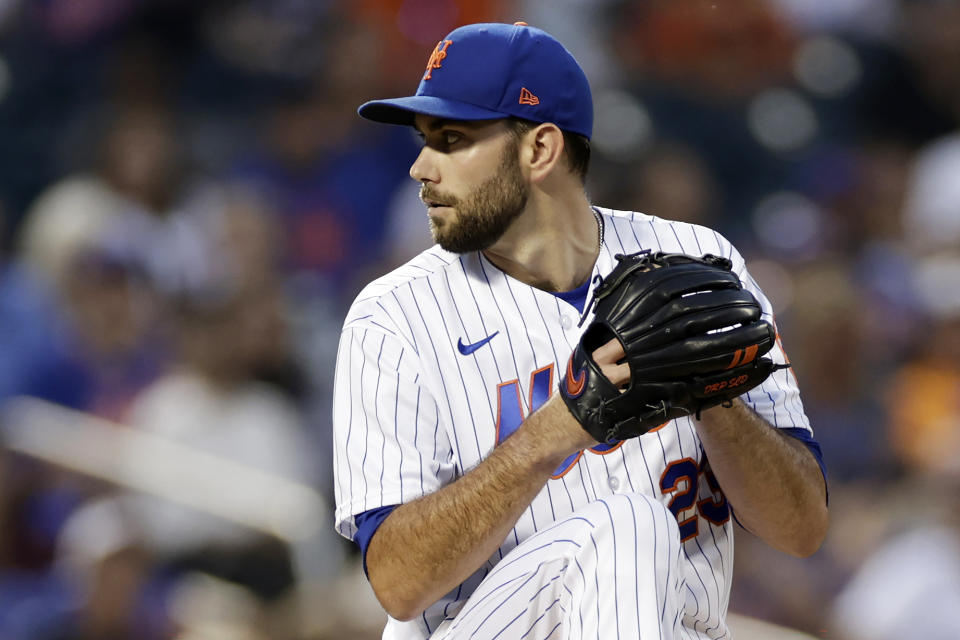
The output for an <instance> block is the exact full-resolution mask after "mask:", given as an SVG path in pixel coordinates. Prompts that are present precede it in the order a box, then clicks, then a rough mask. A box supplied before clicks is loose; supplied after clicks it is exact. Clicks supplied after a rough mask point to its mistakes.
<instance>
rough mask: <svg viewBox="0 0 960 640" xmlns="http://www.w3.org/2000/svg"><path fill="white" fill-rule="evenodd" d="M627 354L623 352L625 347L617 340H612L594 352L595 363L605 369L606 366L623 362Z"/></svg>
mask: <svg viewBox="0 0 960 640" xmlns="http://www.w3.org/2000/svg"><path fill="white" fill-rule="evenodd" d="M626 355H627V354H626V353H625V352H624V350H623V345H622V344H620V341H619V340H617V339H616V338H611V339H610V341H609V342H607V343H606V344H604V345H603V346H600V347H597V349H596V350H595V351H594V352H593V361H594V362H596V363H597V364H598V365H600V366H601V367H603V366H604V365H606V364H615V363H617V362H619V361H620V360H622V359H623V358H624V357H625V356H626Z"/></svg>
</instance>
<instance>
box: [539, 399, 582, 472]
mask: <svg viewBox="0 0 960 640" xmlns="http://www.w3.org/2000/svg"><path fill="white" fill-rule="evenodd" d="M534 416H536V418H534ZM531 418H534V419H533V420H531V421H530V428H531V430H532V431H533V430H535V431H537V432H538V433H537V438H538V439H539V440H540V442H541V443H542V444H541V447H542V449H543V451H544V453H546V454H547V455H548V457H549V458H550V460H551V461H552V460H553V459H554V458H556V459H557V462H558V463H559V462H560V461H563V460H564V459H565V458H567V457H568V456H569V455H570V454H571V453H576V452H578V451H582V450H583V449H586V448H589V447H592V446H595V445H596V444H597V440H596V439H595V438H594V437H593V436H591V435H590V434H589V433H587V431H586V430H585V429H584V428H583V427H582V426H581V425H580V423H579V422H578V421H577V419H576V418H575V417H574V415H573V414H572V413H571V412H570V409H569V408H568V407H567V405H566V403H565V402H564V401H563V398H561V397H560V395H559V394H553V395H552V396H550V399H549V400H547V402H545V403H544V405H543V406H542V407H540V409H538V410H537V411H536V412H535V413H534V414H533V415H531ZM555 466H556V465H554V467H555Z"/></svg>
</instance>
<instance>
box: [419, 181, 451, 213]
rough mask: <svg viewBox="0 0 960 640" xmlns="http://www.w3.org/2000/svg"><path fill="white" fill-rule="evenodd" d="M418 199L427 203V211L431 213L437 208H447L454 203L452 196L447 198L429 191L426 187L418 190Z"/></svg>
mask: <svg viewBox="0 0 960 640" xmlns="http://www.w3.org/2000/svg"><path fill="white" fill-rule="evenodd" d="M420 200H422V201H423V204H425V205H427V212H428V213H433V212H435V211H438V210H439V209H449V208H451V207H453V206H454V205H456V202H455V200H454V198H447V197H445V196H443V195H440V194H437V193H431V191H430V190H429V189H427V188H426V187H424V188H422V189H421V190H420Z"/></svg>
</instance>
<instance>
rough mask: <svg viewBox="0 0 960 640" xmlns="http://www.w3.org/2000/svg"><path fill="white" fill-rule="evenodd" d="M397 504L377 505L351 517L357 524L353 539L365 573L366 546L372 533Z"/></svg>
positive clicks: (371, 537)
mask: <svg viewBox="0 0 960 640" xmlns="http://www.w3.org/2000/svg"><path fill="white" fill-rule="evenodd" d="M398 506H399V505H396V504H392V505H389V506H386V507H377V508H376V509H370V510H369V511H364V512H363V513H360V514H357V515H355V516H354V517H353V521H354V523H355V524H356V525H357V533H356V535H354V537H353V541H354V542H356V543H357V546H358V547H360V553H361V555H362V557H363V573H364V574H366V573H367V547H369V546H370V540H372V539H373V534H374V533H376V532H377V529H379V528H380V525H381V524H383V521H384V520H386V518H387V516H388V515H390V514H391V513H392V512H393V510H394V509H396V508H397V507H398ZM368 577H369V574H368Z"/></svg>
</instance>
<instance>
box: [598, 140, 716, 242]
mask: <svg viewBox="0 0 960 640" xmlns="http://www.w3.org/2000/svg"><path fill="white" fill-rule="evenodd" d="M601 162H602V160H601ZM604 173H605V174H606V176H604V175H601V176H599V177H598V178H597V183H596V185H595V188H597V189H600V190H602V192H603V193H604V194H605V195H603V196H602V197H600V196H597V197H596V199H597V200H598V201H603V202H611V203H612V204H611V205H610V206H612V207H618V208H622V209H626V210H628V211H642V212H644V213H648V214H650V215H655V216H658V217H661V218H668V219H670V220H680V221H682V222H689V223H692V224H701V225H712V224H713V223H714V221H715V218H716V210H717V205H716V202H717V187H716V184H715V181H714V178H713V176H712V175H711V174H710V171H709V169H708V168H707V167H706V166H705V164H704V162H703V160H702V158H701V157H700V155H699V154H697V153H696V152H695V151H694V150H693V149H690V148H689V147H687V146H685V145H682V144H676V143H673V144H672V143H669V142H662V143H660V144H658V145H656V146H655V147H654V148H653V149H651V150H649V151H648V152H647V153H645V154H644V155H643V156H642V157H641V159H640V160H639V161H637V162H634V163H629V164H626V165H625V166H619V167H616V168H614V167H611V168H610V170H608V171H607V172H604Z"/></svg>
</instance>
